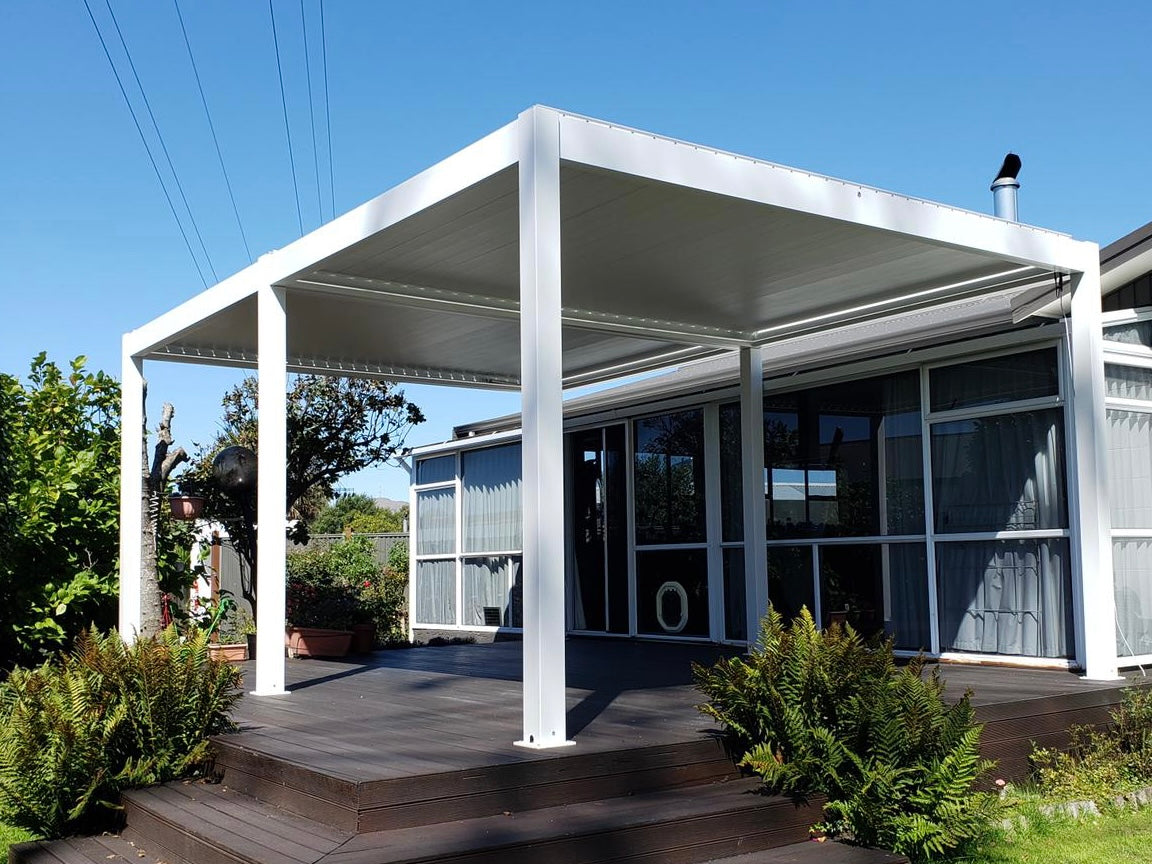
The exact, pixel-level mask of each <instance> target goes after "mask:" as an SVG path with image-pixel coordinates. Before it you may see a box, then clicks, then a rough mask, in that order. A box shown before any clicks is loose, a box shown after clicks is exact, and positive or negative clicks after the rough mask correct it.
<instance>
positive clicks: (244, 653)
mask: <svg viewBox="0 0 1152 864" xmlns="http://www.w3.org/2000/svg"><path fill="white" fill-rule="evenodd" d="M208 656H209V657H215V658H217V659H219V660H227V661H228V662H229V663H243V662H244V661H245V660H247V659H248V643H247V642H235V643H230V644H224V645H221V644H218V643H214V644H212V645H209V646H208Z"/></svg>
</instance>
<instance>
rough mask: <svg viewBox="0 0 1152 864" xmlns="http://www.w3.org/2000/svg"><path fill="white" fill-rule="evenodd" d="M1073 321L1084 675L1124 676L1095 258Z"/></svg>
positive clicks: (1075, 562) (1077, 288) (1074, 490)
mask: <svg viewBox="0 0 1152 864" xmlns="http://www.w3.org/2000/svg"><path fill="white" fill-rule="evenodd" d="M1070 327H1071V334H1070V335H1071V340H1070V341H1071V346H1070V353H1071V364H1070V365H1071V369H1070V372H1071V383H1072V387H1071V393H1070V397H1071V398H1070V399H1069V408H1068V410H1069V411H1070V412H1071V415H1072V416H1071V418H1069V419H1070V420H1071V422H1070V423H1068V427H1069V428H1070V430H1071V433H1072V436H1071V437H1072V442H1071V445H1072V446H1071V453H1072V464H1071V465H1070V466H1069V471H1068V476H1069V479H1070V481H1071V483H1070V485H1071V495H1070V496H1069V497H1070V499H1071V500H1070V501H1069V503H1070V505H1071V506H1070V507H1069V511H1070V515H1071V523H1072V525H1071V527H1072V594H1073V603H1074V606H1075V613H1076V656H1077V660H1078V661H1079V663H1080V665H1081V666H1082V667H1083V669H1084V677H1086V678H1091V679H1096V680H1112V679H1115V678H1116V677H1117V659H1116V598H1115V594H1114V590H1115V589H1114V587H1113V577H1112V537H1111V529H1112V517H1111V512H1110V509H1109V496H1108V485H1107V484H1108V462H1107V460H1108V440H1107V431H1106V430H1107V428H1108V423H1107V415H1106V413H1105V409H1104V347H1103V329H1102V324H1101V320H1100V271H1099V268H1098V267H1096V266H1095V262H1093V264H1092V266H1090V268H1089V269H1088V270H1086V271H1085V272H1084V273H1082V274H1081V275H1079V276H1077V277H1074V278H1073V284H1072V313H1071V316H1070Z"/></svg>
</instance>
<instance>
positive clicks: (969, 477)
mask: <svg viewBox="0 0 1152 864" xmlns="http://www.w3.org/2000/svg"><path fill="white" fill-rule="evenodd" d="M932 475H933V476H932V480H933V496H934V503H935V510H936V530H937V531H938V532H940V533H970V532H974V531H1014V530H1031V529H1042V528H1065V527H1067V524H1068V523H1067V507H1066V505H1065V492H1064V489H1065V487H1064V419H1063V411H1062V410H1061V409H1059V408H1053V409H1045V410H1041V411H1025V412H1022V413H1016V414H1005V415H1001V416H998V417H979V418H974V419H968V420H951V421H947V422H943V423H935V424H933V426H932Z"/></svg>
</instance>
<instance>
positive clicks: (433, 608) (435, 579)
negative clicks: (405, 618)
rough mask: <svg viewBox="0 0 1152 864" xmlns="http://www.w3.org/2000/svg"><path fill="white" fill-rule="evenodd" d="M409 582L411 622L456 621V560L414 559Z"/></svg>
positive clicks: (446, 622)
mask: <svg viewBox="0 0 1152 864" xmlns="http://www.w3.org/2000/svg"><path fill="white" fill-rule="evenodd" d="M415 577H416V578H415V580H414V582H413V584H412V623H413V624H455V623H456V562H455V560H448V561H417V562H416V572H415Z"/></svg>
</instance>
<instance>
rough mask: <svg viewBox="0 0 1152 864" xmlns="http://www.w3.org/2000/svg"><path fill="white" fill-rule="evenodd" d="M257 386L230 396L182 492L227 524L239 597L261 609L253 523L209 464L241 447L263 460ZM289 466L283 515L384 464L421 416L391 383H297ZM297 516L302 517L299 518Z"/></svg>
mask: <svg viewBox="0 0 1152 864" xmlns="http://www.w3.org/2000/svg"><path fill="white" fill-rule="evenodd" d="M256 397H257V379H256V378H255V377H251V376H250V377H248V378H245V379H244V380H243V381H242V382H240V384H238V385H236V386H235V387H233V388H232V389H231V390H229V391H228V393H226V394H225V396H224V399H223V407H224V417H223V423H222V426H223V430H222V431H221V433H220V434H219V435H218V436H217V437H216V440H215V441H213V442H212V444H211V445H210V446H208V447H206V448H203V449H202V450H201V451H200V452H199V453H198V454H197V457H196V458H195V460H194V464H193V466H192V467H191V468H190V469H189V470H188V471H187V472H185V473H184V474H183V475H181V477H180V487H181V489H183V490H185V491H195V492H196V493H197V494H203V495H205V497H206V498H207V499H208V500H207V503H206V505H205V509H204V515H205V516H206V517H208V518H217V519H221V520H223V521H225V522H226V523H227V525H228V530H229V533H230V534H231V535H232V538H233V541H234V542H235V544H236V548H237V551H239V552H240V555H241V557H242V558H243V559H244V561H245V564H246V569H247V574H246V575H245V578H244V584H243V586H242V593H243V595H244V598H245V599H246V600H248V602H249V603H250V604H252V609H253V611H255V609H256V593H257V592H256V582H257V566H256V565H257V561H256V543H255V534H254V531H253V528H252V525H251V520H250V519H247V520H246V519H243V518H242V513H241V508H240V504H239V502H237V501H235V500H232V499H229V498H228V497H227V496H226V495H223V494H222V493H221V491H220V490H219V489H218V488H216V487H215V486H214V484H213V482H212V460H213V458H215V456H216V454H217V453H219V452H220V451H221V450H222V449H224V448H225V447H230V446H237V445H238V446H243V447H247V448H249V449H251V450H253V451H254V452H257V454H258V453H259V451H258V449H257V446H258V435H257V430H258V413H257V406H256ZM287 400H288V405H287V409H288V442H287V443H288V462H287V465H286V466H285V469H286V472H287V481H288V486H287V496H286V500H285V502H284V505H285V506H284V510H285V514H290V513H293V512H294V510H295V508H296V507H297V506H298V505H300V504H301V503H302V502H306V501H308V500H309V499H310V498H312V499H313V500H314V499H315V496H317V495H319V496H321V497H322V499H323V500H328V499H331V498H332V495H333V491H334V489H335V486H336V484H337V482H339V480H340V479H341V478H343V477H345V476H347V475H348V474H352V473H354V472H356V471H360V470H361V469H363V468H367V467H368V466H370V465H375V464H378V463H381V462H386V461H387V460H389V459H391V458H392V457H393V456H395V455H396V453H397V452H398V451H399V450H400V449H401V447H403V444H404V439H405V438H406V437H407V435H408V432H409V431H410V430H411V429H412V427H413V426H415V425H416V424H417V423H422V422H424V415H423V413H422V412H421V411H420V409H419V407H417V406H416V405H415V404H414V403H412V402H409V401H408V400H407V399H405V397H404V391H403V390H401V389H399V388H398V387H397V386H396V385H395V384H394V383H392V382H390V381H377V380H371V379H363V378H328V377H323V376H319V375H299V376H295V377H294V378H293V380H292V382H291V385H290V387H289V390H288V394H287ZM298 515H299V514H298Z"/></svg>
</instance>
